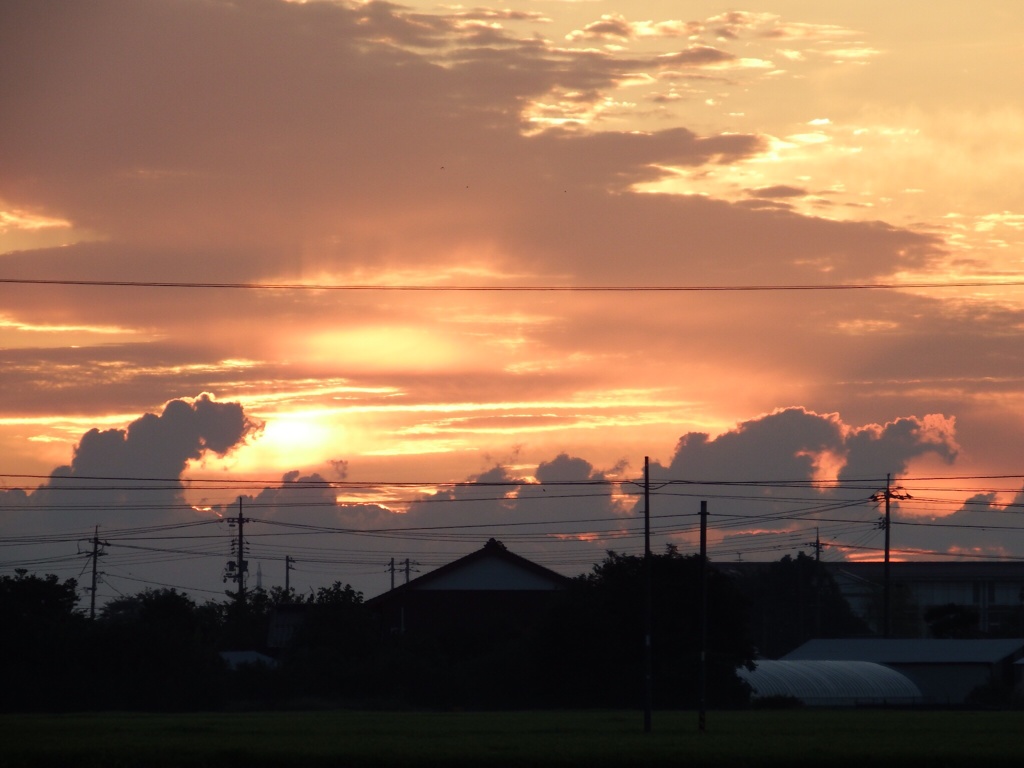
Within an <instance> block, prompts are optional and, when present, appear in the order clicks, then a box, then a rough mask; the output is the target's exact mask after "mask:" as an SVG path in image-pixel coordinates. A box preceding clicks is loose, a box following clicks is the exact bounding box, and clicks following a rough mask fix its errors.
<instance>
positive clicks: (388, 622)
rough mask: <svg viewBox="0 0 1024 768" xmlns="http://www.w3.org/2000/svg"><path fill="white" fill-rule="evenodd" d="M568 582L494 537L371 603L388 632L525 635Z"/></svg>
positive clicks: (369, 605)
mask: <svg viewBox="0 0 1024 768" xmlns="http://www.w3.org/2000/svg"><path fill="white" fill-rule="evenodd" d="M568 582H569V579H568V578H566V577H565V576H562V575H561V574H559V573H556V572H555V571H552V570H550V569H548V568H545V567H544V566H541V565H538V564H537V563H534V562H532V561H530V560H527V559H526V558H525V557H521V556H520V555H517V554H514V553H513V552H510V551H509V550H508V549H507V548H506V547H505V545H504V544H502V543H501V542H500V541H497V540H496V539H493V538H492V539H490V540H489V541H488V542H487V543H486V544H485V545H484V546H483V547H482V548H481V549H478V550H477V551H475V552H471V553H470V554H468V555H466V556H465V557H462V558H459V559H458V560H455V561H453V562H451V563H448V564H447V565H444V566H442V567H440V568H438V569H436V570H434V571H430V572H429V573H426V574H424V575H422V576H420V577H418V578H415V579H413V580H411V581H409V582H407V583H405V584H403V585H401V586H399V587H396V588H395V589H392V590H390V591H389V592H385V593H384V594H382V595H378V596H377V597H374V598H372V599H371V600H368V601H367V603H366V605H367V607H368V608H370V610H372V611H373V612H375V613H376V614H377V615H378V617H379V621H380V626H381V627H382V629H383V630H384V631H385V632H389V633H405V632H415V633H419V634H436V633H441V632H452V631H462V632H465V631H469V632H474V633H477V632H481V631H484V632H486V633H487V634H489V635H495V634H500V633H501V632H502V631H506V632H521V631H524V630H526V629H528V627H529V626H530V625H532V624H533V623H534V622H535V621H536V620H537V619H539V618H540V616H541V614H542V613H543V611H544V610H545V609H546V608H547V607H548V606H549V605H550V603H551V599H552V598H553V597H554V596H555V595H557V594H558V592H559V591H560V590H562V589H564V588H565V586H566V585H567V584H568Z"/></svg>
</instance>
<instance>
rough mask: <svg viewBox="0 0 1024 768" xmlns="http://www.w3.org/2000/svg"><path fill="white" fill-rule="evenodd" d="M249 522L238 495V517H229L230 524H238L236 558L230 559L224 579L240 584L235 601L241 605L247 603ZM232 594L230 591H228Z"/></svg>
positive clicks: (235, 543) (235, 545)
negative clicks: (247, 529)
mask: <svg viewBox="0 0 1024 768" xmlns="http://www.w3.org/2000/svg"><path fill="white" fill-rule="evenodd" d="M247 522H248V520H246V519H245V518H244V517H242V497H241V496H239V497H238V517H237V518H234V519H232V518H228V524H229V525H237V526H238V540H237V541H236V542H234V550H235V559H234V560H229V561H228V569H227V573H225V574H224V581H227V580H228V579H234V580H235V581H236V582H237V584H238V589H237V590H236V592H235V603H236V605H238V606H239V607H241V606H243V605H245V573H246V571H248V570H249V563H248V561H247V560H246V559H245V524H246V523H247ZM228 594H230V592H229V593H228Z"/></svg>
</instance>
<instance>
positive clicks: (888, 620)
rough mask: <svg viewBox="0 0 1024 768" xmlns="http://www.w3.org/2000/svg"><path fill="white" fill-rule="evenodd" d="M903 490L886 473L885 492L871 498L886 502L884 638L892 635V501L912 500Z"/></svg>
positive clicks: (880, 522)
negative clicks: (890, 548)
mask: <svg viewBox="0 0 1024 768" xmlns="http://www.w3.org/2000/svg"><path fill="white" fill-rule="evenodd" d="M902 490H903V489H902V488H897V489H895V490H894V489H893V488H892V482H891V475H890V474H888V473H886V475H885V491H879V492H878V493H876V494H874V495H873V496H872V497H871V499H872V500H873V501H881V500H883V499H884V500H885V518H884V519H883V520H880V521H879V525H880V527H881V528H882V529H883V530H884V531H885V559H884V565H883V566H882V637H886V638H887V637H890V636H891V634H892V611H891V609H892V588H891V587H892V581H891V579H890V573H889V532H890V529H891V528H892V517H891V516H890V501H891V500H892V499H909V498H911V496H910V494H909V493H899V491H902Z"/></svg>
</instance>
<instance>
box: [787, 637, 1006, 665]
mask: <svg viewBox="0 0 1024 768" xmlns="http://www.w3.org/2000/svg"><path fill="white" fill-rule="evenodd" d="M1022 649H1024V640H1022V639H1019V638H1017V639H1009V640H927V639H924V640H919V639H897V640H892V639H888V640H887V639H878V638H855V639H850V640H808V641H807V642H806V643H804V644H803V645H801V646H800V647H799V648H797V649H796V650H795V651H792V652H791V653H788V654H786V655H785V656H783V659H784V660H785V661H806V660H830V661H874V662H877V663H879V664H995V663H996V662H998V661H1002V660H1003V659H1006V658H1010V657H1012V656H1015V655H1017V654H1018V653H1020V652H1021V650H1022Z"/></svg>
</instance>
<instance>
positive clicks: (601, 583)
mask: <svg viewBox="0 0 1024 768" xmlns="http://www.w3.org/2000/svg"><path fill="white" fill-rule="evenodd" d="M700 561H701V559H700V556H698V555H690V556H682V555H680V554H679V553H678V552H676V551H675V550H674V549H669V550H668V551H667V552H666V553H665V554H663V555H652V564H651V565H652V607H653V628H652V655H653V673H654V704H655V706H659V707H678V706H693V705H695V704H696V702H697V697H698V688H697V685H698V677H699V664H700V651H701V649H700V627H699V613H700V601H701V596H700V586H699V585H700V566H701V562H700ZM644 568H645V565H644V558H643V557H638V556H630V555H620V554H617V553H615V552H609V553H608V555H607V557H606V558H605V559H604V560H603V561H602V562H601V563H598V564H597V565H595V566H594V568H593V570H592V572H591V573H589V574H586V575H584V576H580V577H577V578H576V579H574V580H573V581H572V583H571V584H570V587H569V589H568V590H567V591H566V593H565V595H564V596H563V598H562V599H561V600H560V601H559V602H558V605H557V606H556V608H555V610H554V611H553V612H552V614H551V616H550V617H549V619H548V623H547V624H546V626H545V627H544V630H545V631H544V632H542V633H541V635H542V637H543V638H544V639H543V642H544V646H543V647H542V648H540V649H538V657H539V662H538V664H539V667H540V668H541V669H543V670H544V672H545V679H544V680H543V683H544V685H545V688H546V690H549V691H552V692H557V697H558V699H559V701H558V702H557V703H558V704H561V705H565V706H639V705H640V704H641V703H642V701H643V699H642V695H643V677H644V661H643V648H644V605H645V598H644V590H645V583H646V577H645V571H644ZM706 575H707V606H708V625H707V686H706V690H707V695H708V703H709V704H712V705H718V706H721V705H726V704H736V703H739V702H741V701H744V700H745V699H746V694H747V691H746V688H745V686H744V685H743V684H742V683H741V682H740V680H739V679H738V677H737V676H736V674H735V672H736V669H737V668H738V667H739V666H741V665H750V664H751V663H752V659H753V654H754V649H753V645H752V643H751V641H750V633H749V629H748V627H747V610H746V602H745V600H744V599H743V597H742V596H741V594H740V593H739V591H738V590H737V589H736V586H735V584H734V582H733V580H732V579H731V578H730V577H729V576H727V575H726V574H724V573H722V572H720V571H718V570H715V569H714V568H708V570H707V574H706ZM550 703H556V702H550Z"/></svg>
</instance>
